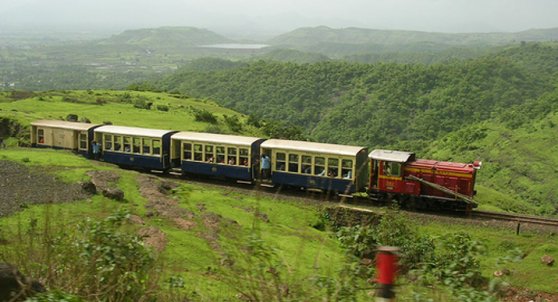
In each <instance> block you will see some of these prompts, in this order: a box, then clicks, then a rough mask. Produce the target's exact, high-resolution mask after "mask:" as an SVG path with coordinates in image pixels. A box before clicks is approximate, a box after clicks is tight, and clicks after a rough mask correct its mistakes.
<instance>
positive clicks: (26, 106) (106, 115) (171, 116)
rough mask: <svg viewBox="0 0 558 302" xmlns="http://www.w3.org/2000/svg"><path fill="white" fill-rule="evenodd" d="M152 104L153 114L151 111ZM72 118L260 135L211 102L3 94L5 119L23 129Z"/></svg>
mask: <svg viewBox="0 0 558 302" xmlns="http://www.w3.org/2000/svg"><path fill="white" fill-rule="evenodd" d="M149 103H151V104H152V105H151V108H150V109H146V108H145V106H147V105H148V104H149ZM142 106H143V107H142ZM68 114H76V115H78V118H79V119H80V120H85V119H87V120H90V121H91V122H93V123H104V122H112V123H113V124H115V125H123V126H136V127H146V128H156V129H176V130H193V131H208V132H218V133H242V134H246V135H261V131H260V130H259V129H257V128H255V127H254V126H251V125H248V124H246V117H245V116H243V115H241V114H239V113H237V112H234V111H232V110H230V109H225V108H222V107H220V106H218V105H216V104H215V103H213V102H210V101H203V100H199V99H192V98H188V97H184V96H176V95H170V94H165V93H152V92H136V91H101V90H95V91H93V90H88V91H49V92H38V93H21V94H20V93H2V94H0V118H4V119H11V120H15V121H17V122H19V123H20V124H22V125H29V123H30V122H32V121H34V120H37V119H66V117H67V115H68ZM0 135H6V133H0Z"/></svg>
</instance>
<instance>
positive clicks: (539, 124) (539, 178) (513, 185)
mask: <svg viewBox="0 0 558 302" xmlns="http://www.w3.org/2000/svg"><path fill="white" fill-rule="evenodd" d="M557 127H558V92H554V93H550V94H547V95H545V96H543V97H542V98H541V99H540V100H538V102H536V103H533V104H531V106H517V107H515V108H512V109H511V110H510V112H509V113H507V114H506V115H504V118H503V119H501V120H490V121H485V122H482V123H479V124H476V125H472V126H469V127H465V128H463V129H461V130H459V131H457V132H454V133H451V134H449V135H448V136H446V137H444V138H442V139H440V140H438V141H436V142H434V143H432V144H431V145H430V146H428V148H427V150H426V153H427V154H428V156H431V157H435V158H447V159H450V160H466V159H468V158H477V159H480V160H482V161H484V163H485V165H484V167H483V168H482V170H481V171H480V173H479V182H480V184H481V188H480V189H479V192H480V195H479V196H478V198H477V199H478V200H481V201H482V202H483V206H486V208H494V209H503V210H508V211H517V212H526V213H532V214H543V215H557V214H558V189H557V188H558V168H557V167H558V156H557V154H558V137H557V136H556V133H557V132H556V131H557Z"/></svg>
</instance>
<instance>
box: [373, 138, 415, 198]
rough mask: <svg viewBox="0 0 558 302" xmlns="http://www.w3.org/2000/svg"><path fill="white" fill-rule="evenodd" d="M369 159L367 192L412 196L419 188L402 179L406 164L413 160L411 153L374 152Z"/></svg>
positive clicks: (413, 155) (413, 156) (378, 150)
mask: <svg viewBox="0 0 558 302" xmlns="http://www.w3.org/2000/svg"><path fill="white" fill-rule="evenodd" d="M368 157H369V158H370V175H371V177H370V183H369V187H368V188H369V191H372V192H375V191H376V192H377V191H380V192H386V193H394V194H402V193H405V194H413V193H415V191H417V190H418V189H419V188H418V187H417V185H416V184H415V183H414V182H409V181H406V180H405V179H404V168H405V165H406V163H407V162H409V161H414V160H415V154H414V153H411V152H403V151H393V150H380V149H377V150H374V151H372V152H370V154H369V155H368Z"/></svg>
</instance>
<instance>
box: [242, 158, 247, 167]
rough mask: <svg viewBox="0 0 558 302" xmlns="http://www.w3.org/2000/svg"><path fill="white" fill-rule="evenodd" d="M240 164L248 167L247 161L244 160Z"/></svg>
mask: <svg viewBox="0 0 558 302" xmlns="http://www.w3.org/2000/svg"><path fill="white" fill-rule="evenodd" d="M242 164H243V165H244V166H246V167H248V160H247V159H245V160H244V161H243V162H242Z"/></svg>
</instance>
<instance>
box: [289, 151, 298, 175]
mask: <svg viewBox="0 0 558 302" xmlns="http://www.w3.org/2000/svg"><path fill="white" fill-rule="evenodd" d="M289 172H295V173H297V172H298V154H289Z"/></svg>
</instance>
